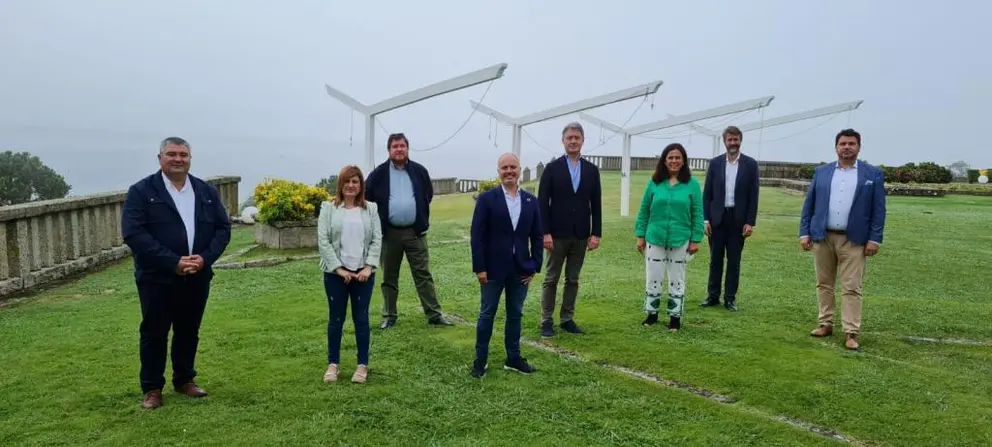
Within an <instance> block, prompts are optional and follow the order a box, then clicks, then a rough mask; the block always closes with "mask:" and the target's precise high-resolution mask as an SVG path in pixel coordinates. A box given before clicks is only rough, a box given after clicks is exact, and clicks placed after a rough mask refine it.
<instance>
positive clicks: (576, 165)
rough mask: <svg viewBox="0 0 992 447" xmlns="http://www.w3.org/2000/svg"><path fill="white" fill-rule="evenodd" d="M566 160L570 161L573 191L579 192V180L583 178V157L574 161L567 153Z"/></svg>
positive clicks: (569, 169)
mask: <svg viewBox="0 0 992 447" xmlns="http://www.w3.org/2000/svg"><path fill="white" fill-rule="evenodd" d="M565 162H566V163H568V173H569V174H571V175H572V192H578V191H579V180H581V179H582V157H579V159H578V160H575V162H572V158H571V157H569V156H568V155H566V156H565Z"/></svg>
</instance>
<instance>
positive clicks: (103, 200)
mask: <svg viewBox="0 0 992 447" xmlns="http://www.w3.org/2000/svg"><path fill="white" fill-rule="evenodd" d="M206 181H207V182H209V183H211V184H213V185H214V186H216V187H217V191H218V192H219V193H220V198H221V201H222V203H224V205H225V206H226V207H227V210H228V214H229V215H232V216H233V215H237V214H238V183H239V182H240V181H241V177H236V176H223V177H212V178H209V179H206ZM126 195H127V192H126V191H116V192H109V193H102V194H95V195H90V196H81V197H69V198H65V199H57V200H45V201H40V202H32V203H24V204H20V205H13V206H6V207H0V296H4V295H8V294H11V293H13V292H17V291H21V290H28V289H31V288H33V287H35V286H37V285H40V284H44V283H47V282H50V281H54V280H57V279H60V278H64V277H66V276H70V275H74V274H76V273H80V272H84V271H86V270H89V269H91V268H93V267H96V266H99V265H101V264H105V263H107V262H111V261H114V260H118V259H121V258H124V257H126V256H128V255H130V249H129V248H128V247H127V246H126V245H124V239H123V237H122V236H121V212H122V211H123V208H124V198H125V196H126Z"/></svg>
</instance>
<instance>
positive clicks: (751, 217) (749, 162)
mask: <svg viewBox="0 0 992 447" xmlns="http://www.w3.org/2000/svg"><path fill="white" fill-rule="evenodd" d="M758 172H759V170H758V162H757V160H755V159H753V158H751V157H748V156H747V155H744V154H740V156H739V157H738V159H737V179H736V181H735V182H734V220H736V221H737V222H740V223H743V224H745V225H750V226H752V227H753V226H755V225H756V224H757V220H758V188H759V185H760V184H759V182H758ZM726 198H727V155H726V154H724V155H720V156H718V157H714V158H713V159H712V160H710V165H709V167H708V168H706V181H705V184H704V185H703V220H705V221H708V222H709V223H710V225H711V226H713V227H714V228H715V227H718V226H720V223H721V221H722V220H723V210H724V209H725V208H726V203H727V202H726Z"/></svg>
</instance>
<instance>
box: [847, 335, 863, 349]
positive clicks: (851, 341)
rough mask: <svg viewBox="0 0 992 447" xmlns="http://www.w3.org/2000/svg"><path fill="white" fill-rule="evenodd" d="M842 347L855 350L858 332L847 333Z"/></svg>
mask: <svg viewBox="0 0 992 447" xmlns="http://www.w3.org/2000/svg"><path fill="white" fill-rule="evenodd" d="M844 347H845V348H847V349H850V350H852V351H857V350H858V348H859V347H860V346H858V334H847V340H846V341H844Z"/></svg>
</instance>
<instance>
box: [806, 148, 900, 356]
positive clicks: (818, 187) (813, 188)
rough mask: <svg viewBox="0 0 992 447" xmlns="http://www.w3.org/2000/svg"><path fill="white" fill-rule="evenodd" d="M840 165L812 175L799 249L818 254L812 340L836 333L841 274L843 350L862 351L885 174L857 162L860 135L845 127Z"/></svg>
mask: <svg viewBox="0 0 992 447" xmlns="http://www.w3.org/2000/svg"><path fill="white" fill-rule="evenodd" d="M834 144H835V146H836V150H837V161H836V162H831V163H827V164H825V165H822V166H818V167H817V168H816V170H815V171H814V172H813V179H812V180H811V181H810V184H809V189H808V190H807V192H806V200H805V201H804V202H803V211H802V217H801V218H800V219H799V246H800V247H801V248H802V249H803V250H810V249H812V250H813V261H814V265H815V267H816V294H817V298H818V300H819V302H820V315H819V324H818V325H817V327H816V329H814V330H813V331H812V332H810V335H811V336H813V337H827V336H830V335H832V334H833V325H834V323H833V318H834V306H835V299H836V297H835V296H834V287H835V285H836V283H837V279H838V276H840V278H839V279H840V286H841V297H842V298H843V300H844V302H843V303H842V306H843V320H842V321H843V327H844V334H845V335H846V337H845V341H844V346H845V347H846V348H847V349H850V350H857V349H858V347H859V344H858V334H859V333H860V331H861V300H862V295H861V282H862V279H863V276H864V273H865V266H866V265H867V264H868V258H869V257H871V256H874V255H875V254H876V253H878V249H879V247H881V245H882V236H883V233H884V231H885V174H884V173H883V172H882V170H881V169H879V168H877V167H875V166H872V165H870V164H868V163H865V162H863V161H859V160H858V153H860V152H861V134H859V133H858V132H856V131H855V130H854V129H844V130H842V131H840V133H838V134H837V136H836V137H835V138H834Z"/></svg>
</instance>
